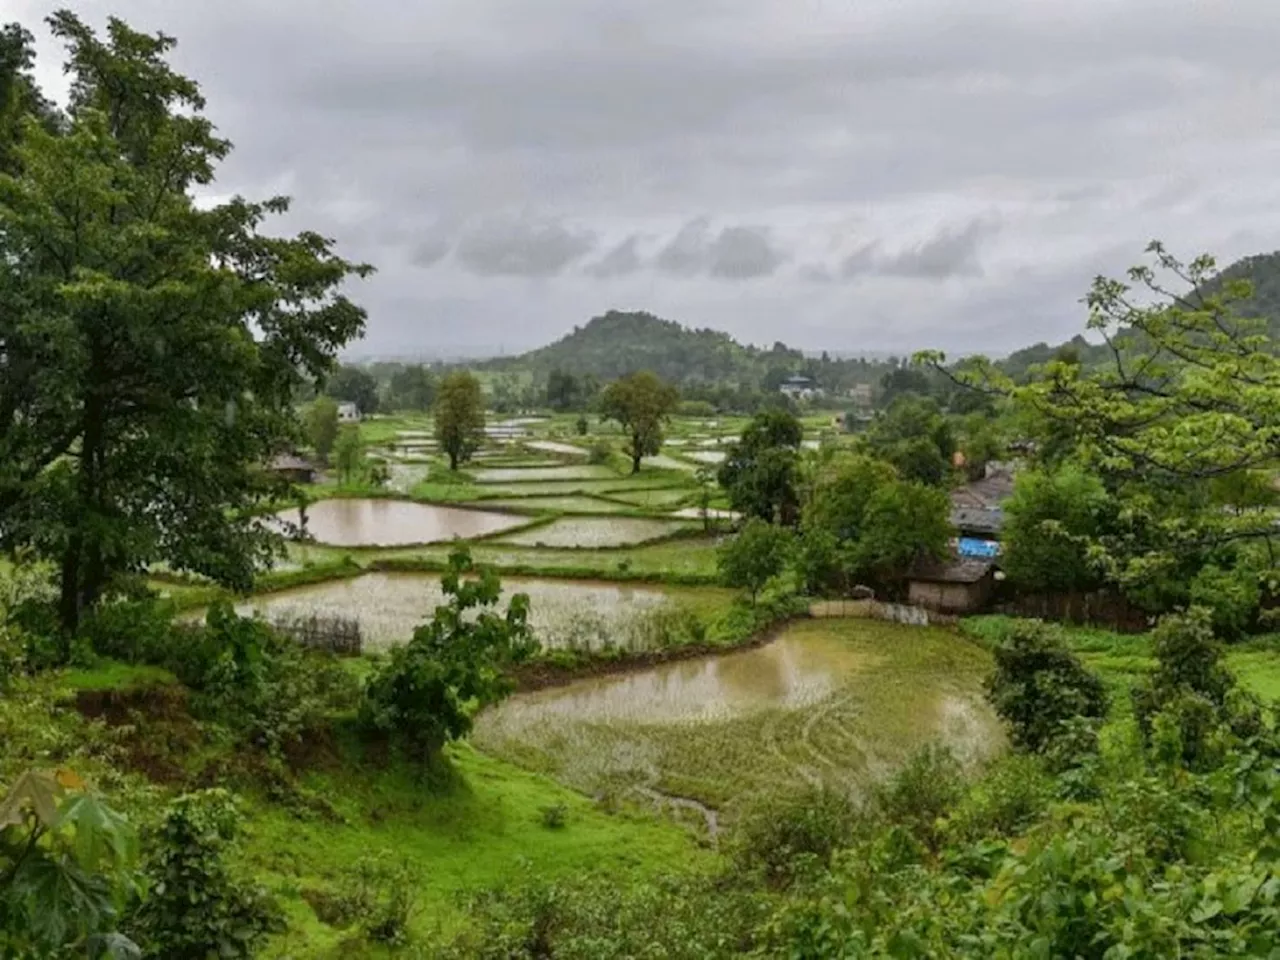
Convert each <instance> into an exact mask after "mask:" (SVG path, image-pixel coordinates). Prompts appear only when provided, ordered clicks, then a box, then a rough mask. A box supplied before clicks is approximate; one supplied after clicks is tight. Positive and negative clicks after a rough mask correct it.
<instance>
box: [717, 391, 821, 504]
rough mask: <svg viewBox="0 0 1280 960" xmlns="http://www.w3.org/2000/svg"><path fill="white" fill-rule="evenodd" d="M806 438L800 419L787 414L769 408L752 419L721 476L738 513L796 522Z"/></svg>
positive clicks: (723, 464) (730, 449) (722, 482)
mask: <svg viewBox="0 0 1280 960" xmlns="http://www.w3.org/2000/svg"><path fill="white" fill-rule="evenodd" d="M803 438H804V428H803V427H802V426H801V425H800V421H799V420H797V419H796V418H795V417H794V416H793V415H792V414H790V413H788V412H787V411H786V410H767V411H765V412H763V413H758V414H756V415H755V417H753V418H752V420H751V422H750V423H749V424H747V427H746V429H745V430H743V431H742V436H741V437H740V438H739V439H738V441H737V442H736V443H734V444H733V445H732V446H731V447H730V448H729V452H728V456H727V457H726V458H725V461H724V463H722V464H721V465H720V470H719V472H718V474H717V479H718V480H719V481H720V485H721V486H722V487H724V489H725V491H726V492H727V493H728V494H729V501H730V503H732V504H733V508H734V509H735V510H738V511H740V512H741V513H744V514H746V515H747V516H750V517H758V518H760V519H761V520H767V521H768V522H770V523H781V524H784V525H787V526H790V525H793V524H794V523H795V522H796V520H797V518H798V516H799V507H800V498H799V494H798V492H797V486H798V482H799V459H800V442H801V440H802V439H803Z"/></svg>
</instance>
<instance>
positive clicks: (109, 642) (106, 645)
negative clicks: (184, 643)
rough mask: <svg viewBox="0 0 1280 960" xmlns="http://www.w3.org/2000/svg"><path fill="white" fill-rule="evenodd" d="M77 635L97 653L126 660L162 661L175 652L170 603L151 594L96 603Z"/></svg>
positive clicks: (132, 661) (128, 661)
mask: <svg viewBox="0 0 1280 960" xmlns="http://www.w3.org/2000/svg"><path fill="white" fill-rule="evenodd" d="M80 634H81V636H82V637H84V638H85V639H86V640H87V641H88V642H89V644H90V645H91V646H92V648H93V650H94V651H95V652H96V653H99V654H101V655H102V656H104V657H112V658H114V659H116V660H124V661H125V662H127V663H152V664H158V663H163V662H164V661H166V660H167V659H168V658H169V657H170V656H172V655H174V654H175V653H176V652H177V650H176V649H175V648H176V647H177V644H175V643H174V638H173V604H172V603H169V602H166V601H161V600H157V599H155V598H154V597H144V598H140V599H136V600H116V601H113V602H108V603H101V604H99V605H98V606H97V607H95V608H94V609H93V610H92V611H91V612H90V613H89V614H88V616H87V617H86V618H85V619H84V621H83V622H82V623H81V626H80Z"/></svg>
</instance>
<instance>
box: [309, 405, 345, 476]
mask: <svg viewBox="0 0 1280 960" xmlns="http://www.w3.org/2000/svg"><path fill="white" fill-rule="evenodd" d="M306 427H307V439H308V440H310V441H311V446H312V447H313V448H314V449H315V451H316V456H317V457H318V458H319V459H320V461H321V462H322V463H328V462H329V454H330V453H331V452H332V451H333V444H334V441H335V440H337V439H338V402H337V401H336V400H334V399H333V397H329V396H323V395H322V396H319V397H316V400H315V403H313V404H311V407H310V409H308V410H307V420H306Z"/></svg>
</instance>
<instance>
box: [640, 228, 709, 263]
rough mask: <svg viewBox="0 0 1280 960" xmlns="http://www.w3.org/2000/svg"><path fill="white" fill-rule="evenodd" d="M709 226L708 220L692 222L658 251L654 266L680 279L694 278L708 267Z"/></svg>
mask: <svg viewBox="0 0 1280 960" xmlns="http://www.w3.org/2000/svg"><path fill="white" fill-rule="evenodd" d="M708 235H709V224H708V222H707V220H706V218H705V217H704V218H700V219H698V220H690V221H689V222H688V223H686V224H685V225H684V226H683V227H681V228H680V230H679V231H678V232H677V233H676V235H675V236H674V237H672V238H671V239H670V240H669V241H668V242H667V244H666V245H665V246H664V247H663V248H662V249H661V250H659V251H658V255H657V256H656V257H654V259H653V265H654V266H655V267H657V268H658V269H659V270H662V271H664V272H666V273H671V274H674V275H676V276H678V277H692V276H694V275H696V274H698V273H701V272H702V270H703V269H704V268H705V267H706V265H707V238H708Z"/></svg>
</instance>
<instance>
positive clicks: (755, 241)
mask: <svg viewBox="0 0 1280 960" xmlns="http://www.w3.org/2000/svg"><path fill="white" fill-rule="evenodd" d="M707 257H708V261H709V264H710V266H709V270H710V273H711V276H713V277H723V278H725V279H729V280H746V279H750V278H752V277H767V276H769V274H771V273H773V272H774V271H775V270H777V269H778V267H779V266H780V265H781V264H782V262H783V261H784V260H785V259H786V257H785V256H784V255H783V254H782V252H781V251H779V250H778V249H777V248H776V247H774V245H773V243H772V241H771V240H770V237H769V231H768V230H767V229H766V228H763V227H725V228H724V229H723V230H721V231H720V236H718V237H716V239H715V240H714V241H713V242H712V244H711V246H710V247H709V248H708V250H707Z"/></svg>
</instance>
